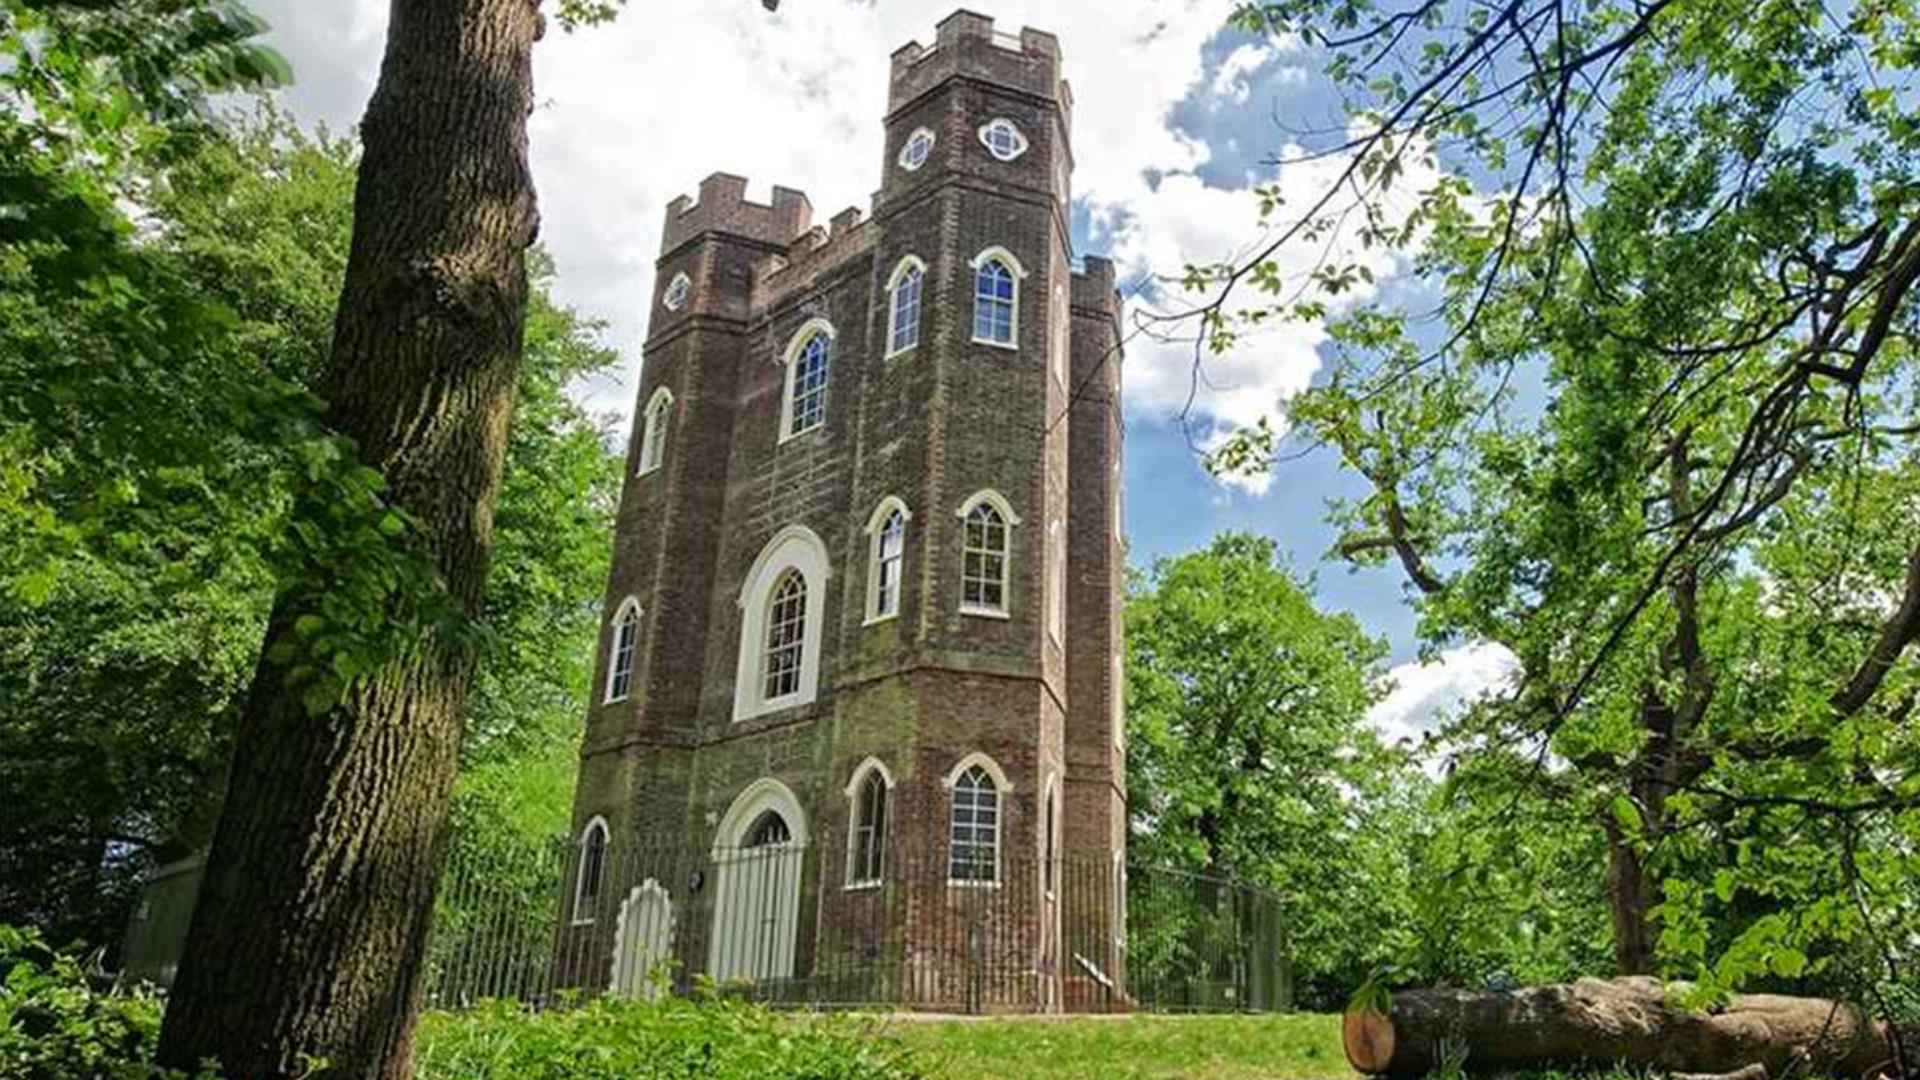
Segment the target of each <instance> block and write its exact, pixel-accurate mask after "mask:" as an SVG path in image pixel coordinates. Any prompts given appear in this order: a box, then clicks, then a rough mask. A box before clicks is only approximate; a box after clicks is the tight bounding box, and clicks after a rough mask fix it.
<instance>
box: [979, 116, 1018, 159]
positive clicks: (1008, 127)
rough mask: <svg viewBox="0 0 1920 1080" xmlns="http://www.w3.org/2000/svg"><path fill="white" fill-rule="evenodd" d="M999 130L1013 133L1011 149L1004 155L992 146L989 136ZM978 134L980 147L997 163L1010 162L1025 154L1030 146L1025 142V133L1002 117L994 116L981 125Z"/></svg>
mask: <svg viewBox="0 0 1920 1080" xmlns="http://www.w3.org/2000/svg"><path fill="white" fill-rule="evenodd" d="M1000 130H1005V131H1010V132H1012V133H1013V149H1012V150H1009V151H1007V152H1006V153H1004V154H1003V153H1001V152H1000V151H999V149H997V148H996V147H995V146H994V145H993V139H992V136H991V134H990V133H991V132H994V131H1000ZM978 134H979V136H980V145H981V146H984V147H986V148H987V153H989V154H991V155H993V157H994V159H995V160H998V161H1012V160H1014V159H1015V158H1018V157H1019V156H1020V155H1021V154H1024V153H1026V152H1027V147H1028V146H1029V145H1030V144H1029V143H1028V142H1027V133H1026V132H1024V131H1021V130H1020V125H1019V124H1016V123H1014V122H1013V121H1011V120H1009V119H1007V118H1006V117H1004V116H996V117H994V118H993V119H991V120H989V121H987V122H986V123H984V124H981V125H980V131H979V133H978Z"/></svg>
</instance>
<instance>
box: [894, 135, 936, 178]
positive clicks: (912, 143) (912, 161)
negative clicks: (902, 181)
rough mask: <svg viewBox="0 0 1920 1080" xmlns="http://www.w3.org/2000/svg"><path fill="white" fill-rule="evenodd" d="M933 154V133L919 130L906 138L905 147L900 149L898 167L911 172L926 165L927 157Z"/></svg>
mask: <svg viewBox="0 0 1920 1080" xmlns="http://www.w3.org/2000/svg"><path fill="white" fill-rule="evenodd" d="M931 153H933V132H931V131H928V130H927V129H926V128H921V129H919V130H918V131H915V132H914V133H913V134H911V135H909V136H907V145H905V146H903V147H901V148H900V167H901V168H903V169H905V170H907V171H908V172H912V171H913V170H915V169H917V168H919V167H920V166H922V165H925V164H926V163H927V155H929V154H931Z"/></svg>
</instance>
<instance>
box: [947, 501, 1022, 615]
mask: <svg viewBox="0 0 1920 1080" xmlns="http://www.w3.org/2000/svg"><path fill="white" fill-rule="evenodd" d="M981 503H986V504H988V505H989V506H992V507H993V508H994V509H995V510H997V511H999V513H1000V520H1002V521H1004V522H1006V526H1007V527H1006V534H1007V550H1006V551H1005V552H1004V553H1003V557H1002V558H1001V560H1000V606H999V607H993V606H992V605H988V604H978V603H968V602H967V600H966V572H967V515H969V514H971V513H973V510H974V507H977V506H979V505H980V504H981ZM953 513H954V516H955V517H957V518H959V519H960V575H961V592H960V595H961V600H960V614H962V615H977V616H980V617H982V618H988V619H1007V618H1011V617H1012V615H1011V614H1010V613H1011V611H1012V610H1013V530H1014V528H1015V527H1016V526H1018V525H1019V524H1020V515H1019V514H1016V513H1014V512H1013V504H1012V503H1010V502H1008V501H1007V497H1006V496H1005V495H1002V494H1000V493H999V492H998V491H995V490H993V489H992V488H981V489H980V490H979V491H976V492H974V493H973V494H972V495H969V496H967V500H966V501H965V502H963V503H961V504H960V509H958V510H955V511H954V512H953Z"/></svg>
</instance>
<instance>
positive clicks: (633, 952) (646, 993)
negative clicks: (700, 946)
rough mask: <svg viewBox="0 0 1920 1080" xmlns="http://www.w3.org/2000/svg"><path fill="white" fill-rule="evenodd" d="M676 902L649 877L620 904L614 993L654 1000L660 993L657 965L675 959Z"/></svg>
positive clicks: (616, 933) (615, 953) (614, 948)
mask: <svg viewBox="0 0 1920 1080" xmlns="http://www.w3.org/2000/svg"><path fill="white" fill-rule="evenodd" d="M672 950H673V901H672V899H671V898H670V897H668V896H667V890H665V889H663V888H661V887H660V883H659V882H657V881H655V880H653V879H652V878H648V879H647V880H646V881H645V882H643V883H641V884H640V885H638V886H636V887H635V888H634V890H633V891H632V892H630V893H628V894H627V898H626V900H624V901H622V902H621V904H620V920H619V923H618V928H617V929H616V930H615V933H614V939H613V980H612V981H613V992H614V993H616V994H619V995H620V996H621V997H629V998H647V999H649V1000H651V999H652V998H654V997H655V996H657V995H658V994H659V992H660V989H661V987H660V984H659V983H658V982H656V981H655V979H654V977H653V975H654V968H655V965H657V964H659V963H661V962H662V961H664V960H667V959H669V958H670V957H671V956H672Z"/></svg>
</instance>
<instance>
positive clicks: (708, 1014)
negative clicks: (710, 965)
mask: <svg viewBox="0 0 1920 1080" xmlns="http://www.w3.org/2000/svg"><path fill="white" fill-rule="evenodd" d="M414 1062H415V1066H414V1067H415V1072H416V1074H417V1075H418V1076H420V1077H422V1078H423V1080H440V1078H446V1080H456V1078H457V1080H493V1078H496V1077H497V1078H502V1080H504V1078H508V1077H512V1078H515V1080H519V1078H527V1080H641V1078H646V1080H654V1078H657V1080H678V1078H685V1080H735V1078H737V1080H763V1078H791V1080H915V1078H918V1077H922V1076H925V1075H926V1073H925V1072H924V1071H923V1070H922V1068H921V1067H920V1065H919V1064H918V1063H917V1062H916V1060H915V1059H914V1058H913V1056H912V1055H911V1054H910V1053H909V1052H908V1051H907V1050H906V1049H905V1048H903V1047H902V1046H901V1045H900V1044H899V1043H898V1042H897V1041H896V1040H894V1039H893V1038H891V1037H888V1036H884V1035H881V1034H879V1033H878V1032H877V1031H876V1030H875V1029H874V1024H873V1022H872V1021H870V1020H854V1019H850V1018H846V1017H838V1016H832V1015H827V1016H818V1017H804V1016H803V1017H791V1016H783V1015H781V1014H778V1013H774V1012H771V1011H769V1010H768V1009H766V1008H764V1007H761V1006H757V1005H753V1004H749V1003H745V1002H739V1001H734V1000H731V999H727V998H723V997H718V996H708V997H702V998H697V999H688V998H680V997H675V996H673V995H670V994H669V995H662V996H661V998H660V999H659V1000H658V1001H652V1002H642V1001H625V1000H622V999H620V998H616V997H607V998H601V999H598V1000H596V1001H594V1002H592V1003H590V1004H587V1005H584V1006H581V1007H579V1008H572V1009H554V1010H549V1011H544V1012H536V1011H533V1010H530V1009H527V1008H524V1007H522V1006H520V1005H516V1004H512V1003H509V1002H487V1003H483V1004H481V1005H480V1006H479V1007H477V1008H475V1009H473V1010H471V1011H468V1012H461V1013H429V1014H427V1016H426V1017H425V1018H424V1019H423V1022H422V1024H421V1031H420V1037H419V1049H418V1052H417V1053H416V1055H415V1059H414Z"/></svg>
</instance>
